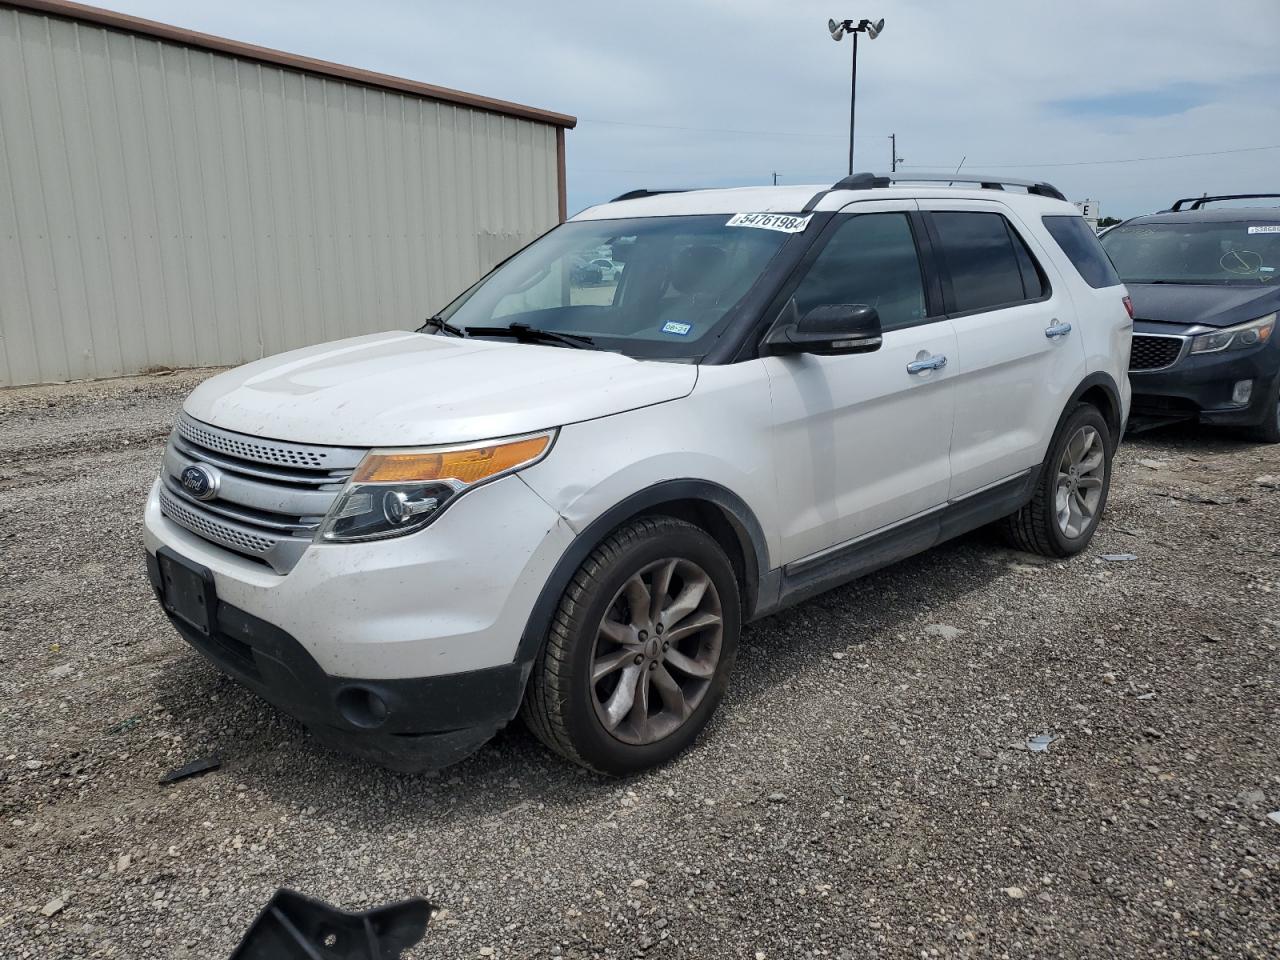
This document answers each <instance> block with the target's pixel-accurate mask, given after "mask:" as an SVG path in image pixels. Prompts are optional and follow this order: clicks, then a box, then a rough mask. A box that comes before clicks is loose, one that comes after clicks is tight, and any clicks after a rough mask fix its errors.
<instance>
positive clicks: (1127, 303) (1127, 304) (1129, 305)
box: [1120, 297, 1133, 320]
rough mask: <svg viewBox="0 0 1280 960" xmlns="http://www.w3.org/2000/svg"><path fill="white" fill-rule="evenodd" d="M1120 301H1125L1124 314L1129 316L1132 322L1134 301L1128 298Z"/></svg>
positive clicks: (1122, 298)
mask: <svg viewBox="0 0 1280 960" xmlns="http://www.w3.org/2000/svg"><path fill="white" fill-rule="evenodd" d="M1120 299H1121V300H1123V301H1124V312H1125V313H1127V314H1129V319H1130V320H1132V319H1133V301H1132V300H1130V299H1129V298H1128V297H1121V298H1120Z"/></svg>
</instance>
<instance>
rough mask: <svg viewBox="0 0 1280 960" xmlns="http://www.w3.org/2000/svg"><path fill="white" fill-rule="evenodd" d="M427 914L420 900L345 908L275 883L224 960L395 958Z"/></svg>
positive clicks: (421, 930)
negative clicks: (355, 909) (276, 886)
mask: <svg viewBox="0 0 1280 960" xmlns="http://www.w3.org/2000/svg"><path fill="white" fill-rule="evenodd" d="M430 919H431V904H429V903H427V901H426V900H422V899H414V900H405V901H403V902H402V903H392V904H388V905H387V906H385V907H376V908H375V909H373V910H366V911H364V912H363V913H349V912H348V911H346V910H339V909H338V908H337V907H331V906H329V904H327V903H325V902H324V901H322V900H316V899H314V898H312V897H308V896H305V895H303V894H301V893H297V892H295V891H293V890H287V889H285V888H284V887H281V888H280V889H279V890H277V891H276V892H275V895H274V896H272V898H271V899H270V900H269V901H268V902H267V905H266V906H265V907H264V908H263V910H262V912H261V913H260V914H258V918H257V919H256V920H254V921H253V926H251V927H250V928H249V931H248V933H246V934H245V935H244V939H243V940H242V941H240V946H238V947H236V949H235V952H233V953H232V954H231V958H230V960H398V958H399V957H400V955H401V954H402V953H403V952H404V951H405V950H407V949H409V948H410V947H412V946H413V945H414V944H415V943H417V942H419V941H420V940H421V939H422V938H423V936H424V935H425V934H426V932H427V922H428V921H429V920H430Z"/></svg>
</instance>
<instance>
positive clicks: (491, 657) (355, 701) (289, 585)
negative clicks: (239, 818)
mask: <svg viewBox="0 0 1280 960" xmlns="http://www.w3.org/2000/svg"><path fill="white" fill-rule="evenodd" d="M144 529H145V541H146V548H147V568H148V572H149V574H150V576H151V580H152V583H153V585H154V586H155V587H156V589H157V593H160V592H161V589H162V588H161V584H160V571H159V564H158V561H157V554H158V553H160V552H161V551H171V552H172V553H173V554H175V555H176V556H178V557H180V558H183V559H185V560H186V561H189V563H191V564H195V565H198V566H200V567H204V568H206V569H208V570H209V571H210V573H211V574H212V577H213V581H214V589H215V593H216V596H217V605H216V611H215V612H214V616H213V617H212V622H211V624H210V629H209V631H208V633H207V634H205V633H201V632H200V631H198V630H195V629H193V628H192V626H191V625H190V624H188V623H186V622H185V621H183V620H180V619H178V618H174V617H170V619H171V621H172V622H173V623H174V626H175V627H176V628H177V629H178V631H179V633H180V634H181V635H182V636H183V637H184V638H185V639H186V640H187V641H188V642H189V643H191V644H192V646H194V647H195V648H196V649H197V650H198V651H200V653H202V654H203V655H204V656H206V657H207V658H208V659H210V660H212V661H213V662H214V663H215V664H216V665H217V666H218V667H220V668H221V669H222V670H223V671H224V672H226V673H228V674H229V675H231V676H232V677H233V678H235V679H236V680H238V681H240V682H241V683H243V684H244V685H245V686H247V687H249V688H250V689H251V690H253V691H254V692H255V693H257V694H259V695H260V696H262V697H263V698H264V699H266V700H268V701H270V702H271V703H273V704H275V705H276V706H278V707H279V708H281V709H282V710H284V711H285V712H287V713H289V714H291V715H293V716H295V717H297V718H298V719H300V720H302V721H303V722H304V723H305V724H307V726H308V727H309V728H310V729H311V730H312V731H313V732H314V733H315V734H316V735H317V737H318V738H319V739H321V740H323V741H325V742H327V743H330V744H332V745H333V746H335V747H337V748H339V749H341V750H344V751H346V752H349V753H354V754H357V755H360V756H364V757H367V758H369V759H372V760H375V761H377V762H379V763H381V764H383V765H384V766H388V767H392V768H393V769H399V770H422V769H429V768H435V767H439V766H443V765H445V764H448V763H452V762H454V761H455V760H459V759H461V758H462V757H464V756H466V755H467V754H468V753H470V752H472V751H473V750H474V749H476V748H477V747H479V746H480V745H481V744H482V743H484V742H485V741H486V740H488V739H489V738H490V737H492V736H493V734H494V733H495V732H496V731H497V730H498V729H500V728H501V727H503V726H504V725H506V724H507V723H508V722H509V721H510V720H511V719H512V718H513V717H514V716H515V714H516V712H517V710H518V709H519V706H520V701H521V697H522V696H523V691H524V685H525V679H526V678H527V676H528V670H529V667H530V664H529V663H527V662H526V663H520V662H517V649H518V644H519V640H520V638H521V636H522V634H523V633H524V631H525V628H526V625H527V623H528V619H529V615H530V613H531V611H532V609H533V605H534V602H535V600H536V598H537V595H538V593H539V591H540V590H541V588H542V585H543V584H544V583H545V582H546V579H547V577H548V576H549V575H550V572H551V570H552V568H553V567H554V565H555V562H556V561H557V560H558V559H559V557H560V555H561V554H562V553H563V551H564V549H565V548H566V547H567V546H568V543H569V542H570V541H571V540H572V536H573V533H572V530H570V528H569V527H568V525H567V524H565V523H564V521H563V520H562V519H561V518H560V517H559V515H558V514H557V513H556V512H555V511H554V510H552V509H551V508H550V507H549V506H547V504H546V503H545V502H544V501H542V500H541V498H539V497H538V496H537V495H536V494H534V493H533V492H532V491H531V490H530V489H529V488H528V487H527V486H526V485H525V484H524V483H523V481H521V480H520V479H519V478H518V477H515V476H512V477H506V478H503V479H502V480H499V481H496V482H494V483H492V484H488V485H486V486H484V487H480V488H478V489H476V490H473V491H471V492H470V493H469V494H467V496H466V497H465V498H463V500H461V501H460V502H459V503H457V504H455V505H454V506H452V507H451V508H450V509H449V510H448V511H446V512H445V513H444V514H442V515H441V517H440V518H439V519H438V520H437V521H436V522H435V523H433V524H432V525H431V526H429V527H427V528H426V529H425V530H423V531H420V532H418V533H416V534H410V535H409V536H406V537H402V538H394V539H390V540H384V541H376V542H372V543H352V544H316V545H313V546H311V547H309V548H308V549H307V550H306V552H305V553H304V554H303V555H302V558H301V559H300V560H299V562H298V563H297V565H296V566H295V567H294V568H293V569H292V570H291V571H290V572H289V573H288V574H286V575H280V574H277V573H275V572H273V571H272V570H271V569H270V568H268V567H266V566H264V565H263V564H260V563H256V562H254V561H252V560H249V559H246V558H244V557H241V556H238V555H236V554H233V553H231V552H230V551H227V550H224V549H222V548H221V547H218V546H215V545H214V544H211V543H208V542H207V541H204V540H202V539H200V538H199V537H196V536H195V535H193V534H191V533H190V532H188V531H187V530H185V529H183V528H181V527H179V526H177V525H176V524H173V523H171V522H170V521H169V520H168V519H167V518H166V517H165V516H164V515H163V514H162V513H161V512H160V508H159V503H158V497H157V493H156V490H155V489H154V488H153V490H152V492H151V496H150V498H149V499H148V502H147V508H146V513H145V524H144Z"/></svg>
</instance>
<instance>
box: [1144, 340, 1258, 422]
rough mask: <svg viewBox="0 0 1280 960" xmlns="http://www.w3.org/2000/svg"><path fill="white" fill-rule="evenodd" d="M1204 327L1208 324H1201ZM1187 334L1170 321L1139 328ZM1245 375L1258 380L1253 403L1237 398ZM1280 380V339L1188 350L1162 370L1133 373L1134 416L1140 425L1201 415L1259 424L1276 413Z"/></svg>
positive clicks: (1205, 419)
mask: <svg viewBox="0 0 1280 960" xmlns="http://www.w3.org/2000/svg"><path fill="white" fill-rule="evenodd" d="M1196 329H1197V330H1198V331H1199V332H1203V329H1202V328H1196ZM1150 332H1160V333H1181V332H1182V330H1181V328H1178V329H1172V328H1170V326H1169V325H1167V324H1160V325H1159V326H1158V328H1156V327H1153V328H1152V329H1150V330H1144V329H1141V328H1140V326H1139V325H1137V324H1135V328H1134V333H1135V334H1141V333H1150ZM1240 380H1251V381H1253V389H1252V393H1251V395H1250V397H1249V402H1248V403H1245V404H1238V403H1234V402H1233V401H1232V398H1231V391H1232V388H1233V387H1234V386H1235V384H1236V383H1237V382H1238V381H1240ZM1277 380H1280V339H1278V338H1273V339H1272V341H1271V342H1269V343H1266V344H1264V345H1262V346H1259V347H1255V348H1253V349H1249V350H1227V351H1223V352H1221V353H1205V354H1187V355H1185V356H1183V357H1181V358H1180V359H1179V360H1178V361H1177V362H1176V363H1174V364H1173V366H1170V367H1166V368H1164V369H1162V370H1155V371H1150V372H1148V371H1143V370H1132V371H1130V372H1129V382H1130V383H1131V384H1132V386H1133V411H1132V414H1131V419H1132V420H1133V421H1134V424H1135V426H1137V425H1142V424H1146V425H1151V424H1155V423H1161V422H1172V421H1175V420H1188V419H1194V420H1198V421H1199V422H1200V423H1205V424H1215V425H1221V426H1255V425H1257V424H1259V423H1262V422H1263V420H1264V419H1265V418H1266V417H1268V416H1273V415H1274V405H1275V402H1276V399H1275V398H1276V386H1277Z"/></svg>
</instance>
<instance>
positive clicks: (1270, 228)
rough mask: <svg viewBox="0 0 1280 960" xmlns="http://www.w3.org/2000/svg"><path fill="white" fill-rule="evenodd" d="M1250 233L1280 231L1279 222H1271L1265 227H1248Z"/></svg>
mask: <svg viewBox="0 0 1280 960" xmlns="http://www.w3.org/2000/svg"><path fill="white" fill-rule="evenodd" d="M1249 232H1250V233H1280V223H1273V224H1270V225H1269V226H1265V227H1250V228H1249Z"/></svg>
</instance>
